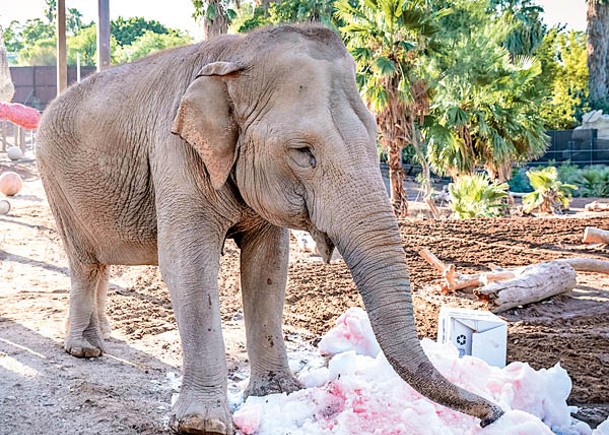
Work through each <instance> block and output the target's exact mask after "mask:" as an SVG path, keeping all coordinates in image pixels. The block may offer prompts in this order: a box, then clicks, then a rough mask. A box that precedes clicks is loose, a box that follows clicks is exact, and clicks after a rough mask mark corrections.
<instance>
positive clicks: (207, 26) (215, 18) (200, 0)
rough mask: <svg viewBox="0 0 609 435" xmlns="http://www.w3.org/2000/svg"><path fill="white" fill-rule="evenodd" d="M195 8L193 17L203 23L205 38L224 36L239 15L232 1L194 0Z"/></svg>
mask: <svg viewBox="0 0 609 435" xmlns="http://www.w3.org/2000/svg"><path fill="white" fill-rule="evenodd" d="M192 4H193V6H194V8H195V12H194V14H193V17H194V18H195V19H199V18H201V19H202V21H203V38H204V39H209V38H211V37H212V36H217V35H223V34H225V33H226V32H227V30H228V26H229V24H230V22H231V21H232V20H233V19H234V18H235V16H236V15H237V13H236V12H235V11H234V10H233V9H232V7H231V6H232V5H231V2H230V0H192Z"/></svg>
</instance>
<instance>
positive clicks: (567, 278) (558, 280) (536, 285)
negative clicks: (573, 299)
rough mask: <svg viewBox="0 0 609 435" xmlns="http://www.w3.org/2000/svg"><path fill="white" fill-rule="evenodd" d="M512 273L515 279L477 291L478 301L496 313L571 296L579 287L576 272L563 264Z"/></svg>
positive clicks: (539, 265)
mask: <svg viewBox="0 0 609 435" xmlns="http://www.w3.org/2000/svg"><path fill="white" fill-rule="evenodd" d="M513 272H514V274H515V277H514V278H512V279H508V280H507V281H496V282H491V283H490V284H488V285H485V286H484V287H482V288H479V289H476V290H474V293H475V294H476V295H478V297H480V298H481V299H485V300H488V301H489V302H490V303H491V311H493V312H494V313H500V312H503V311H506V310H509V309H510V308H515V307H518V306H521V305H526V304H530V303H533V302H539V301H542V300H544V299H547V298H549V297H551V296H555V295H558V294H561V293H565V292H568V291H570V290H572V289H573V288H574V287H575V285H576V283H577V281H576V273H575V269H574V268H573V267H572V266H571V265H570V264H568V263H566V262H564V261H548V262H544V263H539V264H534V265H532V266H528V267H522V268H519V269H514V271H513Z"/></svg>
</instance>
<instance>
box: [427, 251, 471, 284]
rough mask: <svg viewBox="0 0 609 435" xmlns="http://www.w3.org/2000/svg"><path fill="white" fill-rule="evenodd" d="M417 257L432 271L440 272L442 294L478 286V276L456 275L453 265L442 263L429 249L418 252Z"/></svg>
mask: <svg viewBox="0 0 609 435" xmlns="http://www.w3.org/2000/svg"><path fill="white" fill-rule="evenodd" d="M419 255H420V256H421V257H423V259H424V260H425V261H427V262H428V263H429V264H431V265H432V266H433V267H434V269H436V270H438V271H439V272H442V278H444V282H443V283H442V284H441V285H440V290H441V291H442V293H452V292H454V291H455V290H460V289H464V288H468V287H477V286H479V285H480V275H462V274H460V273H457V271H456V268H455V265H454V264H446V263H444V262H443V261H442V260H440V259H439V258H438V257H436V256H435V255H434V254H433V252H431V251H430V250H429V249H426V248H424V249H421V250H419Z"/></svg>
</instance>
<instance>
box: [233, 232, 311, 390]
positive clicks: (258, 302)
mask: <svg viewBox="0 0 609 435" xmlns="http://www.w3.org/2000/svg"><path fill="white" fill-rule="evenodd" d="M288 240H289V236H288V231H287V230H286V229H284V228H278V227H275V226H273V225H270V224H264V225H263V226H262V227H261V228H258V229H256V230H254V231H250V232H248V233H246V234H244V235H243V236H242V237H239V238H238V243H239V246H240V247H241V287H242V289H241V290H242V294H243V311H244V315H245V329H246V336H247V352H248V354H249V357H250V365H251V376H250V383H249V386H248V388H247V390H246V395H248V396H249V395H252V396H265V395H267V394H272V393H291V392H293V391H296V390H298V389H300V388H301V387H302V385H301V384H300V382H299V381H298V380H297V379H296V378H295V377H294V375H292V373H291V372H290V369H289V367H288V358H287V354H286V349H285V343H284V342H283V333H282V330H281V319H282V314H283V300H284V296H285V285H286V279H287V271H288V252H289V247H288Z"/></svg>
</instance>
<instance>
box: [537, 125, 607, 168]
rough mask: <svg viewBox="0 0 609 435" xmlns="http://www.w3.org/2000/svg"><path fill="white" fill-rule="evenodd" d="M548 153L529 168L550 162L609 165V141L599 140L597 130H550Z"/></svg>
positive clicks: (548, 132)
mask: <svg viewBox="0 0 609 435" xmlns="http://www.w3.org/2000/svg"><path fill="white" fill-rule="evenodd" d="M546 134H547V135H548V136H549V137H550V139H549V141H550V147H549V148H548V151H547V152H546V153H545V154H544V155H543V156H542V157H541V158H539V159H537V160H535V161H533V162H529V164H528V165H529V166H542V165H547V164H548V163H550V162H554V163H556V164H560V163H563V162H564V163H567V162H570V163H571V164H574V165H578V166H587V165H608V164H609V140H607V139H599V138H598V137H597V136H598V131H597V130H596V129H587V130H550V131H547V132H546Z"/></svg>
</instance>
